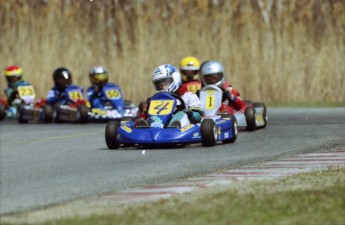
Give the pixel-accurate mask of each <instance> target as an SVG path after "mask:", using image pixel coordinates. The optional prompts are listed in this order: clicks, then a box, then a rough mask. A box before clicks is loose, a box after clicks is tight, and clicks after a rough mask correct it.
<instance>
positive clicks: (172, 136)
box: [105, 92, 238, 149]
mask: <svg viewBox="0 0 345 225" xmlns="http://www.w3.org/2000/svg"><path fill="white" fill-rule="evenodd" d="M185 108H186V107H185V103H184V101H183V99H182V98H181V97H180V96H178V95H176V94H172V93H168V92H159V93H157V94H156V95H154V96H153V97H152V98H151V102H150V105H149V109H148V124H149V127H136V126H135V122H134V121H115V120H112V121H109V122H108V123H107V126H106V129H105V141H106V144H107V146H108V148H109V149H118V148H120V147H121V145H123V146H133V145H141V146H166V145H168V146H169V145H171V146H174V145H186V144H191V143H199V142H201V143H202V144H203V146H205V147H209V146H214V145H215V144H216V142H217V141H222V142H223V143H232V142H235V140H236V138H237V133H238V132H237V122H236V118H235V117H234V116H227V117H226V118H222V117H221V116H215V117H212V118H211V117H206V118H204V119H203V120H202V122H201V123H199V124H189V125H187V126H184V127H181V128H178V127H167V124H168V123H169V121H170V119H171V118H172V116H173V115H174V113H176V112H178V111H181V110H185Z"/></svg>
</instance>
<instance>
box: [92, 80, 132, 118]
mask: <svg viewBox="0 0 345 225" xmlns="http://www.w3.org/2000/svg"><path fill="white" fill-rule="evenodd" d="M102 95H103V96H104V98H102V99H98V101H97V102H96V103H95V104H94V105H93V106H92V107H90V110H89V113H88V117H89V121H99V122H103V121H104V122H105V121H108V120H113V119H118V120H121V119H123V118H127V119H133V120H134V119H135V118H137V115H138V110H139V109H138V107H137V106H135V105H134V104H133V103H131V101H129V100H124V99H123V96H122V94H121V90H120V88H119V87H118V86H117V85H115V84H111V83H108V84H106V85H105V86H104V87H103V88H102Z"/></svg>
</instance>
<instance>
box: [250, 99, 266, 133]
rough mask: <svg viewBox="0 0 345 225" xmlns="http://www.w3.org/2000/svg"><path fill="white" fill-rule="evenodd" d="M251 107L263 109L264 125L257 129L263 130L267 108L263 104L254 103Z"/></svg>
mask: <svg viewBox="0 0 345 225" xmlns="http://www.w3.org/2000/svg"><path fill="white" fill-rule="evenodd" d="M253 106H254V107H260V108H261V107H262V108H263V113H262V117H263V119H264V123H265V124H264V125H263V126H261V127H259V128H265V127H266V125H267V107H266V105H265V104H264V103H260V102H254V103H253Z"/></svg>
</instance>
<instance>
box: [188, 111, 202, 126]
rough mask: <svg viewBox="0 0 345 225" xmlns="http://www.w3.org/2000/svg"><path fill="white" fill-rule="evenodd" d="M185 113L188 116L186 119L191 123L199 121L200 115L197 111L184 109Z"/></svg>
mask: <svg viewBox="0 0 345 225" xmlns="http://www.w3.org/2000/svg"><path fill="white" fill-rule="evenodd" d="M185 113H186V114H187V116H188V119H189V120H190V122H192V123H198V122H200V121H201V115H200V113H199V112H193V111H185Z"/></svg>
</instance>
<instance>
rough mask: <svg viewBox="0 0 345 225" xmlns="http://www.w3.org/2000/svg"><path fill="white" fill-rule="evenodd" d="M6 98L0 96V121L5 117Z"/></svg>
mask: <svg viewBox="0 0 345 225" xmlns="http://www.w3.org/2000/svg"><path fill="white" fill-rule="evenodd" d="M6 105H7V104H6V100H5V99H2V98H0V121H1V120H4V119H5V118H6Z"/></svg>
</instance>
